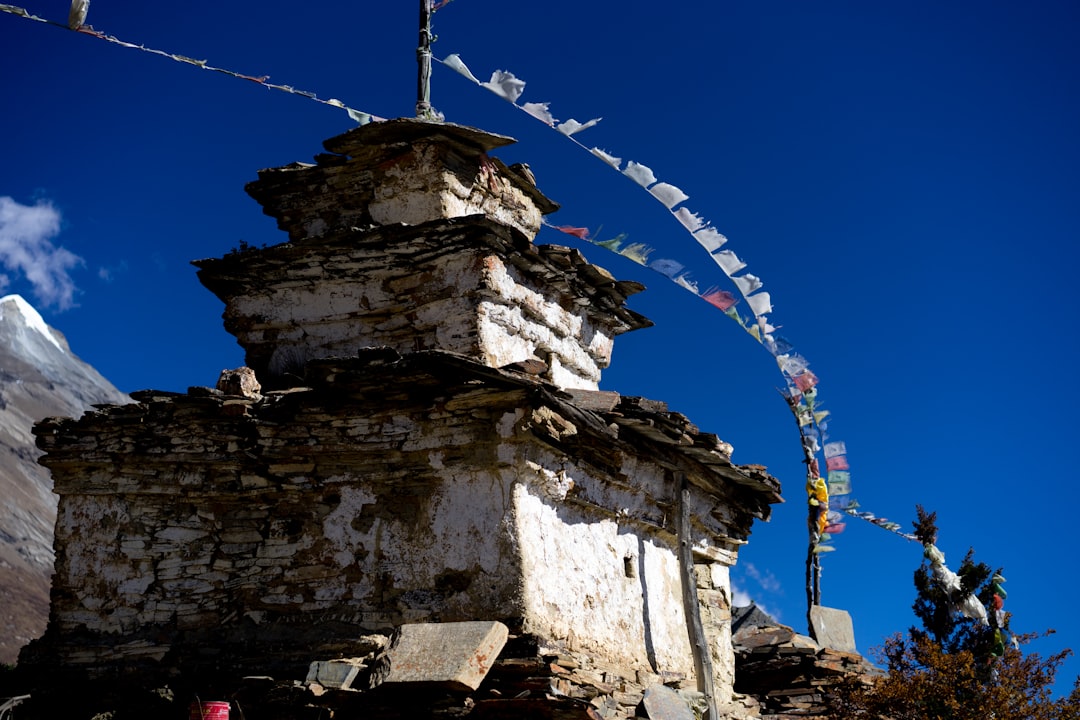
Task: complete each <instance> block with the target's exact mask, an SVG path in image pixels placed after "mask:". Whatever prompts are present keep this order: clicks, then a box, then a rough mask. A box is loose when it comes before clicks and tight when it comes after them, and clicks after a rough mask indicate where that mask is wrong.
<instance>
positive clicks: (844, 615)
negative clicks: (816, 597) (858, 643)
mask: <svg viewBox="0 0 1080 720" xmlns="http://www.w3.org/2000/svg"><path fill="white" fill-rule="evenodd" d="M810 634H811V635H812V636H813V638H814V640H816V641H817V643H818V645H820V646H821V647H823V648H831V649H833V650H839V651H840V652H850V653H854V652H858V650H856V649H855V627H854V626H853V625H852V623H851V615H849V614H848V612H847V611H846V610H837V609H835V608H827V607H821V606H820V605H815V606H813V607H811V608H810Z"/></svg>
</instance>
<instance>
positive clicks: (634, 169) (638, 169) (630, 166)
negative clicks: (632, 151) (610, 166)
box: [623, 160, 656, 188]
mask: <svg viewBox="0 0 1080 720" xmlns="http://www.w3.org/2000/svg"><path fill="white" fill-rule="evenodd" d="M623 174H624V175H626V176H627V177H628V178H630V179H631V180H633V181H634V182H636V183H637V184H638V185H640V186H641V187H643V188H647V187H649V186H650V185H652V184H653V183H654V182H656V176H655V175H653V171H652V170H650V169H649V167H648V166H646V165H642V164H641V163H636V162H634V161H633V160H631V161H630V162H628V163H626V169H625V170H623Z"/></svg>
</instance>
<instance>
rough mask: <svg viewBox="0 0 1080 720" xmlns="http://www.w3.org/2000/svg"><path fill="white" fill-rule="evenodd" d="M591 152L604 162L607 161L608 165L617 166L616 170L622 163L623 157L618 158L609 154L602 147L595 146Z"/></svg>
mask: <svg viewBox="0 0 1080 720" xmlns="http://www.w3.org/2000/svg"><path fill="white" fill-rule="evenodd" d="M589 152H591V153H592V154H593V155H595V156H596V157H598V158H600V159H601V160H603V161H604V162H606V163H607V164H608V165H610V166H611V167H613V168H615V169H616V170H618V169H619V166H620V165H622V158H617V157H615V156H614V155H608V154H607V153H606V152H604V151H603V150H601V149H600V148H595V147H594V148H593V149H592V150H590V151H589Z"/></svg>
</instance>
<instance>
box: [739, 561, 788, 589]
mask: <svg viewBox="0 0 1080 720" xmlns="http://www.w3.org/2000/svg"><path fill="white" fill-rule="evenodd" d="M743 569H744V570H745V571H746V574H747V575H749V576H750V577H751V578H753V579H754V580H755V581H756V582H757V584H758V585H760V586H761V589H762V590H764V591H765V592H767V593H775V592H780V590H781V587H780V581H779V580H777V579H776V576H775V575H773V574H772V572H770V571H769V570H766V571H764V572H762V571H761V570H758V569H757V567H756V566H755V565H754V564H753V563H744V564H743Z"/></svg>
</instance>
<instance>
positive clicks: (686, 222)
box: [674, 208, 705, 232]
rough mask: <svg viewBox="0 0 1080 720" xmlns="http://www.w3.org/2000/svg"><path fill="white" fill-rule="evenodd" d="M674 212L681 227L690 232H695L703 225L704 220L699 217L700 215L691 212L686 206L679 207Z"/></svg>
mask: <svg viewBox="0 0 1080 720" xmlns="http://www.w3.org/2000/svg"><path fill="white" fill-rule="evenodd" d="M674 214H675V217H676V218H678V220H679V222H681V223H682V224H683V227H684V228H686V229H687V230H689V231H690V232H697V231H698V230H700V229H701V228H702V226H703V225H705V221H704V220H702V219H701V216H700V215H698V214H697V213H692V212H690V211H689V210H687V209H686V208H679V209H678V210H676V211H675V213H674Z"/></svg>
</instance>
